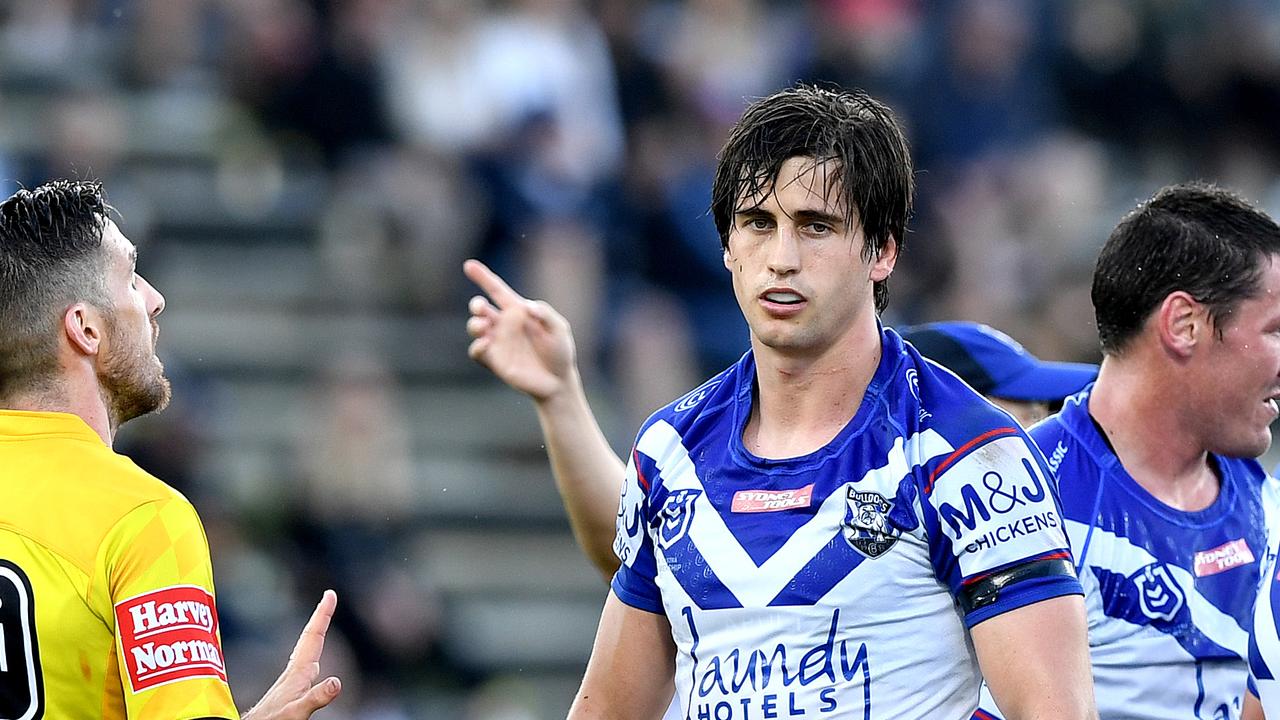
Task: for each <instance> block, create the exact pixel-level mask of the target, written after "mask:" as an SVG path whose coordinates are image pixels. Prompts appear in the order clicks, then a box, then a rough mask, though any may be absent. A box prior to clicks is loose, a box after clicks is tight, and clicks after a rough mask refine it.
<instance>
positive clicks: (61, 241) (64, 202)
mask: <svg viewBox="0 0 1280 720" xmlns="http://www.w3.org/2000/svg"><path fill="white" fill-rule="evenodd" d="M111 209H112V208H111V206H110V205H108V204H107V202H106V199H105V197H104V196H103V193H102V185H101V183H99V182H97V181H94V180H78V181H70V180H55V181H53V182H50V183H47V184H45V185H41V186H40V187H38V188H36V189H34V190H27V189H23V190H19V191H18V192H16V193H14V194H13V195H12V196H10V197H9V198H8V199H7V200H5V201H4V202H3V203H0V398H7V397H11V396H12V395H13V394H14V393H15V392H26V391H31V390H40V389H41V388H42V386H44V385H45V384H47V383H49V382H50V381H52V379H53V378H54V377H55V375H56V373H57V372H58V357H57V348H58V341H57V338H58V332H59V327H60V326H61V323H62V316H63V313H65V312H66V309H67V307H69V306H70V305H71V304H73V303H76V302H81V301H84V302H90V303H93V304H95V305H98V306H100V307H108V306H109V296H108V293H107V287H106V253H105V252H104V251H103V249H102V236H103V231H104V230H105V228H106V222H107V216H108V213H110V212H111Z"/></svg>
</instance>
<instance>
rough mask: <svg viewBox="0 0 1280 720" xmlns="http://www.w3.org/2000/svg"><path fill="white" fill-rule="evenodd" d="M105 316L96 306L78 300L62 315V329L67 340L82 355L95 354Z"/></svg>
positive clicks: (99, 342) (103, 326)
mask: <svg viewBox="0 0 1280 720" xmlns="http://www.w3.org/2000/svg"><path fill="white" fill-rule="evenodd" d="M104 321H105V318H103V316H102V313H101V312H99V311H98V309H97V308H95V307H93V306H92V305H89V304H88V303H83V302H78V303H76V304H74V305H72V306H71V307H69V308H67V311H66V312H65V313H64V314H63V315H62V331H63V332H64V333H65V334H66V336H67V342H68V343H69V344H70V345H71V347H72V348H73V349H74V350H75V351H76V352H78V353H80V354H82V355H97V354H98V351H99V350H100V348H101V347H102V338H103V335H104V334H105V333H104V332H103V331H104V329H105V322H104Z"/></svg>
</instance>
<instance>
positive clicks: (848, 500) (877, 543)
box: [844, 487, 901, 559]
mask: <svg viewBox="0 0 1280 720" xmlns="http://www.w3.org/2000/svg"><path fill="white" fill-rule="evenodd" d="M892 508H893V503H891V502H889V501H888V500H886V499H885V497H884V496H883V495H881V494H880V493H876V492H860V491H858V490H855V489H854V488H852V487H850V488H849V491H848V493H847V495H846V496H845V513H844V539H845V540H846V541H848V543H849V545H851V546H852V547H853V549H854V550H857V551H858V552H860V553H862V554H863V555H865V556H867V557H868V558H872V559H874V558H878V557H880V556H881V555H883V554H885V553H887V552H889V549H890V548H892V547H893V544H894V543H896V542H898V537H899V535H901V531H900V530H899V529H898V528H896V527H894V526H892V525H890V524H889V511H890V510H891V509H892Z"/></svg>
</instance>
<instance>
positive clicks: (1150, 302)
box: [1091, 183, 1280, 354]
mask: <svg viewBox="0 0 1280 720" xmlns="http://www.w3.org/2000/svg"><path fill="white" fill-rule="evenodd" d="M1277 254H1280V226H1277V225H1276V222H1275V221H1274V220H1272V219H1271V218H1270V217H1269V216H1268V215H1267V214H1266V213H1265V212H1263V211H1262V210H1259V209H1258V208H1256V207H1254V206H1253V205H1251V204H1249V203H1248V202H1247V201H1245V200H1244V199H1243V198H1241V197H1240V196H1238V195H1236V194H1235V193H1233V192H1231V191H1229V190H1225V189H1223V188H1220V187H1217V186H1214V185H1207V184H1203V183H1185V184H1181V185H1171V186H1168V187H1165V188H1162V189H1161V190H1159V191H1158V192H1157V193H1156V194H1155V195H1153V196H1152V197H1151V199H1150V200H1147V201H1146V202H1144V203H1142V204H1141V205H1139V206H1138V207H1137V208H1136V209H1134V210H1133V211H1132V212H1130V213H1129V214H1128V215H1126V216H1125V217H1124V219H1123V220H1121V221H1120V223H1119V224H1118V225H1116V228H1115V230H1113V231H1112V232H1111V236H1110V237H1109V238H1107V242H1106V244H1105V245H1104V246H1103V248H1102V252H1101V253H1100V254H1099V255H1098V264H1097V267H1096V268H1095V269H1094V273H1093V288H1092V291H1091V295H1092V298H1093V308H1094V316H1095V318H1096V320H1097V323H1098V340H1099V342H1100V343H1101V345H1102V351H1103V352H1104V353H1113V354H1114V353H1118V352H1120V351H1121V350H1123V348H1124V346H1125V344H1126V343H1128V342H1129V341H1130V340H1131V339H1132V338H1133V337H1135V336H1136V335H1138V333H1139V332H1141V330H1142V326H1143V325H1144V324H1145V323H1146V321H1147V318H1148V317H1149V316H1150V315H1151V313H1152V312H1154V311H1155V310H1156V308H1158V307H1159V306H1160V304H1161V303H1162V302H1164V299H1165V298H1166V297H1168V296H1169V293H1172V292H1176V291H1179V290H1181V291H1183V292H1186V293H1187V294H1189V295H1191V296H1192V297H1193V298H1195V299H1196V301H1197V302H1200V303H1202V304H1204V305H1205V306H1206V307H1207V308H1208V311H1209V318H1210V321H1211V322H1212V323H1213V325H1214V328H1215V330H1216V331H1217V333H1218V336H1219V337H1221V335H1222V329H1223V327H1225V326H1226V325H1227V324H1228V323H1229V318H1230V316H1231V313H1232V312H1234V311H1235V309H1236V308H1237V307H1238V306H1239V304H1240V301H1242V300H1244V299H1246V298H1249V297H1253V296H1254V295H1256V294H1257V293H1258V292H1259V290H1260V288H1259V282H1260V278H1261V277H1262V271H1263V266H1264V264H1265V263H1267V262H1268V260H1269V259H1270V258H1272V257H1274V256H1276V255H1277Z"/></svg>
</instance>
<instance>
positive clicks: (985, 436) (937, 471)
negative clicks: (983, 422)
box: [924, 427, 1018, 493]
mask: <svg viewBox="0 0 1280 720" xmlns="http://www.w3.org/2000/svg"><path fill="white" fill-rule="evenodd" d="M1017 434H1018V431H1017V430H1016V429H1014V428H1011V427H1003V428H996V429H995V430H988V431H987V432H984V433H982V434H981V435H979V436H978V437H976V438H974V439H972V440H970V441H969V442H967V443H965V444H964V445H961V446H960V447H959V448H957V449H956V451H955V452H953V453H951V454H950V455H948V456H947V457H946V459H945V460H943V461H942V462H941V463H940V464H939V465H938V467H936V468H934V469H933V472H931V473H929V482H927V483H925V486H924V491H925V492H926V493H931V492H933V482H934V481H935V480H937V479H938V476H939V475H941V474H942V473H943V471H944V470H946V469H947V468H949V467H951V465H952V463H954V462H955V461H957V460H959V459H960V458H962V457H964V455H965V453H967V452H969V451H970V450H972V449H973V448H974V446H975V445H978V444H980V443H983V442H985V441H987V440H990V439H991V438H994V437H999V436H1000V435H1017Z"/></svg>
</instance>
